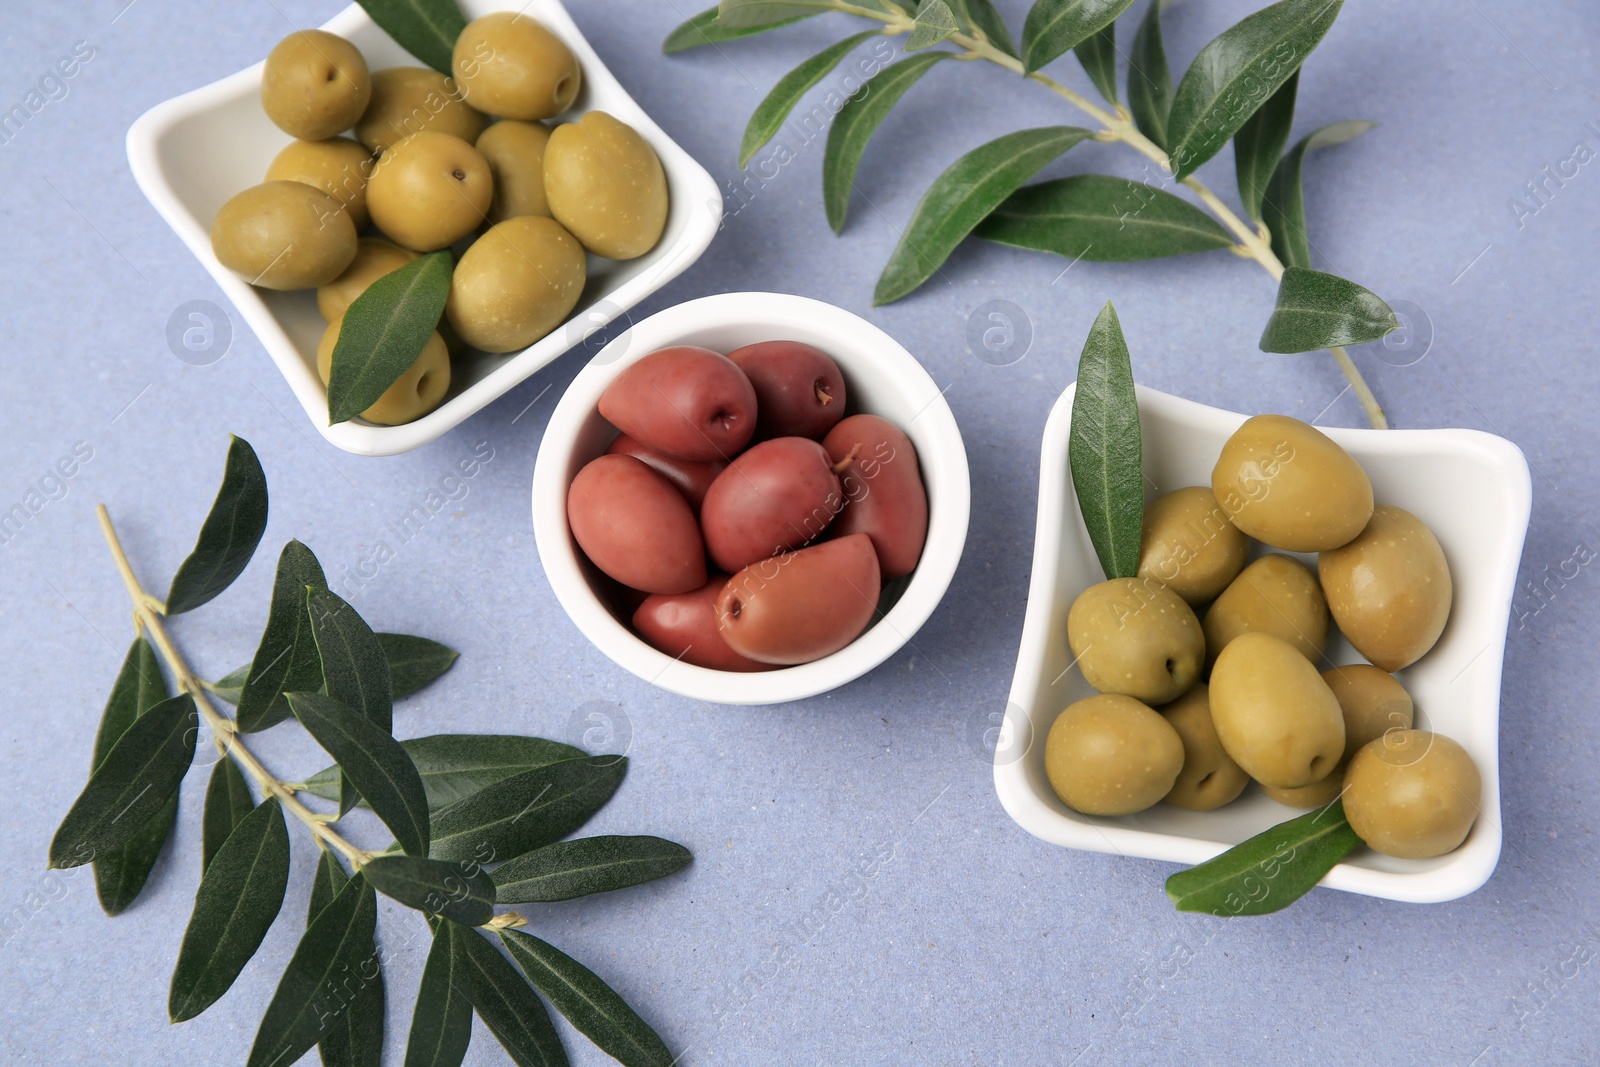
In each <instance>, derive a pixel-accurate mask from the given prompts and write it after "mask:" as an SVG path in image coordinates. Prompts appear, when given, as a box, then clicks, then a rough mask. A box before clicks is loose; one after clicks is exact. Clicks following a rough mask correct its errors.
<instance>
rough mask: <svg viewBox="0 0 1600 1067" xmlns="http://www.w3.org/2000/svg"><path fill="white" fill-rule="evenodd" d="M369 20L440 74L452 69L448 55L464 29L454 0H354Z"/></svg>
mask: <svg viewBox="0 0 1600 1067" xmlns="http://www.w3.org/2000/svg"><path fill="white" fill-rule="evenodd" d="M358 2H359V3H360V4H361V6H362V7H363V8H365V9H366V12H367V14H368V15H371V16H372V21H373V22H376V23H377V24H378V25H379V26H382V27H383V29H384V30H385V31H387V33H388V34H389V36H390V37H393V38H394V39H395V41H396V42H398V43H399V45H400V47H401V48H404V49H405V50H406V51H407V52H410V53H411V54H412V55H414V56H416V57H417V58H418V59H420V60H422V61H423V62H424V63H426V64H427V65H428V66H430V67H432V68H433V69H434V70H436V71H438V72H439V73H440V74H451V73H453V72H452V70H451V68H450V55H451V53H452V52H454V51H455V47H456V38H457V37H460V36H461V31H462V30H464V29H466V27H467V20H466V17H465V16H463V15H462V14H461V9H460V8H459V7H457V6H456V0H358Z"/></svg>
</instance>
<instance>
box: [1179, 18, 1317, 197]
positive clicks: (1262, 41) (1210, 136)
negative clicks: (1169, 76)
mask: <svg viewBox="0 0 1600 1067" xmlns="http://www.w3.org/2000/svg"><path fill="white" fill-rule="evenodd" d="M1343 3H1344V0H1280V2H1279V3H1276V4H1273V5H1272V6H1271V7H1265V8H1262V9H1261V10H1260V11H1257V12H1256V13H1255V14H1253V15H1247V16H1245V18H1244V19H1242V20H1241V21H1239V22H1238V23H1236V24H1234V25H1233V26H1231V27H1230V28H1228V29H1226V30H1223V31H1222V33H1221V34H1219V35H1218V36H1217V37H1216V38H1215V39H1214V40H1213V41H1212V42H1211V43H1210V44H1208V45H1206V46H1205V47H1204V48H1202V49H1201V50H1200V54H1199V55H1198V56H1196V57H1195V60H1194V62H1193V63H1191V64H1190V65H1189V69H1188V71H1187V72H1185V73H1184V75H1183V80H1182V81H1180V82H1179V83H1178V91H1177V92H1176V93H1175V94H1173V97H1172V112H1171V114H1170V116H1169V118H1168V122H1167V141H1168V149H1167V151H1168V154H1169V155H1170V156H1171V162H1172V170H1173V177H1175V178H1177V179H1179V180H1180V181H1181V180H1182V179H1184V178H1186V177H1188V176H1189V175H1190V174H1193V173H1194V172H1195V170H1197V169H1198V168H1199V166H1200V164H1202V163H1204V162H1205V161H1206V160H1208V159H1210V158H1211V157H1212V156H1214V155H1216V154H1217V152H1219V151H1220V150H1221V149H1222V146H1223V145H1225V144H1227V143H1228V138H1230V137H1232V136H1233V135H1234V134H1235V133H1237V132H1238V131H1239V127H1241V126H1243V125H1244V124H1245V122H1247V121H1248V120H1249V118H1250V116H1251V115H1253V114H1255V112H1256V109H1257V108H1259V107H1260V106H1261V105H1262V104H1264V103H1266V101H1267V98H1268V97H1270V96H1271V95H1272V94H1273V93H1275V92H1277V91H1278V87H1279V86H1281V85H1282V84H1283V83H1284V82H1286V81H1288V80H1289V76H1290V75H1291V74H1293V73H1294V72H1295V71H1297V70H1299V69H1300V65H1301V64H1302V63H1304V62H1305V61H1306V57H1307V56H1309V55H1310V54H1311V50H1312V49H1314V48H1316V46H1317V43H1318V42H1319V41H1321V40H1322V37H1323V35H1324V34H1326V33H1327V32H1328V28H1329V27H1330V26H1332V25H1333V20H1334V19H1335V18H1337V17H1338V15H1339V8H1340V7H1341V6H1342V5H1343Z"/></svg>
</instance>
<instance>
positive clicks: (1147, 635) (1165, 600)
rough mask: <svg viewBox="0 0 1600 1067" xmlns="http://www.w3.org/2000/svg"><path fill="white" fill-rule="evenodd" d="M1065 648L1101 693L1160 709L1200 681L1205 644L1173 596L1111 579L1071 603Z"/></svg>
mask: <svg viewBox="0 0 1600 1067" xmlns="http://www.w3.org/2000/svg"><path fill="white" fill-rule="evenodd" d="M1067 643H1068V644H1069V645H1071V646H1072V654H1073V656H1074V657H1075V658H1076V662H1077V664H1078V669H1079V670H1081V671H1082V672H1083V676H1084V678H1086V679H1088V682H1089V684H1090V685H1092V686H1094V687H1095V688H1096V689H1098V690H1100V691H1101V692H1102V693H1125V694H1127V695H1128V696H1131V697H1134V698H1136V699H1139V700H1143V701H1145V702H1146V703H1148V704H1165V703H1166V702H1167V701H1169V700H1174V699H1176V698H1177V697H1178V696H1180V695H1182V693H1183V692H1184V691H1185V690H1186V689H1188V688H1189V686H1191V685H1193V684H1194V682H1195V679H1197V678H1199V677H1200V666H1201V663H1202V662H1203V660H1204V659H1205V645H1206V640H1205V635H1204V634H1203V633H1201V631H1200V623H1199V621H1198V620H1197V619H1196V618H1195V617H1194V612H1193V611H1191V610H1190V609H1189V605H1188V604H1185V603H1184V602H1183V599H1182V598H1181V597H1179V596H1178V594H1177V593H1174V592H1173V591H1172V590H1170V589H1168V588H1166V587H1165V586H1163V585H1162V584H1161V583H1160V582H1157V581H1154V580H1151V579H1146V578H1113V579H1111V580H1110V581H1105V582H1100V583H1098V584H1096V585H1091V586H1090V587H1089V588H1087V589H1085V590H1084V591H1083V592H1082V593H1080V594H1079V595H1078V599H1077V600H1074V601H1073V602H1072V609H1071V610H1070V611H1068V612H1067Z"/></svg>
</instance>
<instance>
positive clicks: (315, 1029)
mask: <svg viewBox="0 0 1600 1067" xmlns="http://www.w3.org/2000/svg"><path fill="white" fill-rule="evenodd" d="M377 919H378V900H377V896H376V895H375V894H374V893H373V891H372V886H371V885H370V884H369V883H368V882H367V880H366V879H365V878H363V877H362V876H361V875H359V874H358V875H356V877H354V878H352V879H350V882H349V884H347V885H346V886H345V887H344V888H343V889H341V890H340V891H339V895H338V896H336V897H334V898H333V902H332V903H331V904H329V905H328V906H327V907H326V908H323V909H322V911H321V912H320V913H319V914H318V915H317V917H316V918H315V919H313V920H312V921H311V925H310V926H308V927H307V928H306V932H305V935H304V936H302V937H301V938H300V944H299V945H297V946H295V950H294V956H293V957H291V958H290V960H289V966H288V968H287V969H286V970H285V971H284V972H283V977H282V978H281V979H279V981H278V990H277V992H276V993H274V994H273V995H272V1003H271V1004H269V1005H268V1006H267V1012H266V1015H265V1016H264V1017H263V1018H262V1020H261V1026H260V1028H259V1029H258V1030H257V1031H256V1040H255V1044H254V1045H252V1046H251V1048H250V1058H249V1060H248V1062H247V1065H246V1067H286V1065H288V1064H291V1063H293V1062H295V1061H296V1060H298V1059H299V1058H300V1057H301V1056H303V1055H305V1054H306V1053H307V1052H309V1051H310V1050H311V1046H312V1045H315V1044H316V1043H317V1042H318V1041H319V1040H321V1038H322V1037H323V1036H325V1035H326V1034H327V1033H328V1027H330V1026H332V1025H333V1024H334V1023H335V1022H337V1021H338V1019H339V1018H340V1017H341V1016H342V1015H343V1014H344V1012H345V1011H346V1010H348V1008H349V1006H350V1005H351V1004H352V1003H354V999H353V995H354V994H355V993H356V989H352V988H351V985H352V983H357V984H359V983H365V982H370V981H372V979H373V976H374V975H375V974H376V973H377V969H378V955H377V953H376V952H375V951H374V949H373V944H374V942H373V936H372V935H373V932H374V930H375V929H376V928H377ZM335 989H337V990H341V991H343V993H344V994H347V995H352V999H351V1000H346V999H345V997H344V995H340V996H331V995H329V991H330V990H335Z"/></svg>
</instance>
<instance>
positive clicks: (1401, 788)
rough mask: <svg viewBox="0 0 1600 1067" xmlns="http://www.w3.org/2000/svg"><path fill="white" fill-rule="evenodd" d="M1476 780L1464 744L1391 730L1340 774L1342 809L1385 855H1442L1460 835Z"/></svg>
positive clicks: (1471, 817)
mask: <svg viewBox="0 0 1600 1067" xmlns="http://www.w3.org/2000/svg"><path fill="white" fill-rule="evenodd" d="M1482 792H1483V781H1482V779H1481V778H1480V777H1479V774H1478V765H1477V764H1476V763H1474V762H1473V761H1472V757H1471V756H1469V755H1468V754H1467V750H1466V749H1464V748H1462V747H1461V746H1460V745H1459V744H1457V743H1456V742H1455V741H1453V740H1451V739H1450V738H1448V737H1445V736H1444V735H1443V734H1435V733H1429V732H1428V731H1427V730H1391V731H1389V732H1388V733H1387V734H1384V735H1383V736H1382V737H1380V738H1378V739H1377V740H1376V741H1369V742H1368V743H1367V744H1366V745H1365V746H1363V747H1362V749H1361V751H1359V752H1357V753H1356V754H1355V758H1354V759H1352V760H1351V761H1350V769H1349V770H1348V771H1347V772H1345V781H1344V815H1345V818H1346V819H1348V820H1350V828H1351V829H1352V830H1354V831H1355V832H1356V836H1357V837H1359V838H1361V840H1363V841H1365V842H1366V843H1367V844H1368V845H1370V846H1371V847H1372V848H1375V849H1377V850H1378V851H1379V852H1382V853H1383V854H1384V855H1386V856H1399V857H1401V858H1403V859H1427V858H1429V857H1430V856H1442V855H1444V854H1445V853H1446V852H1449V851H1451V850H1453V849H1455V848H1456V847H1458V846H1459V845H1460V844H1461V842H1463V841H1465V840H1466V839H1467V831H1469V830H1471V829H1472V824H1473V823H1474V822H1475V821H1476V820H1477V818H1478V801H1479V799H1480V797H1481V795H1482Z"/></svg>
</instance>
